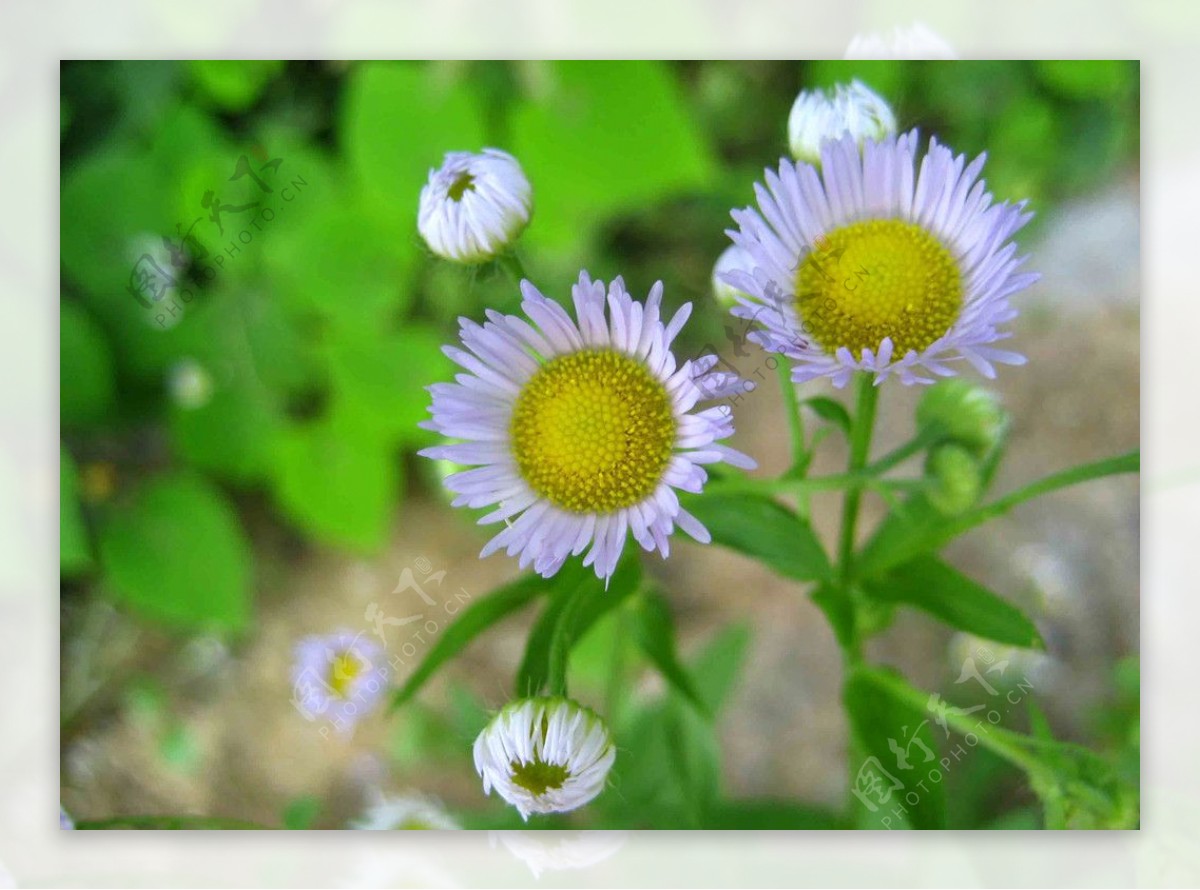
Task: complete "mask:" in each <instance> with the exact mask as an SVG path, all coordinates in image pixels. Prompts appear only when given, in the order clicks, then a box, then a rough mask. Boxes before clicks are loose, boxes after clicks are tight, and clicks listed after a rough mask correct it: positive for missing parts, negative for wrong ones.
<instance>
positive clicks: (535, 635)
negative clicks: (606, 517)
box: [516, 553, 642, 696]
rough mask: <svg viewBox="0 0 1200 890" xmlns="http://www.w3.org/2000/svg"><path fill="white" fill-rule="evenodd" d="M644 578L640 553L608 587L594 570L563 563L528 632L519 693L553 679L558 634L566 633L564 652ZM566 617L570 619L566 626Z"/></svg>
mask: <svg viewBox="0 0 1200 890" xmlns="http://www.w3.org/2000/svg"><path fill="white" fill-rule="evenodd" d="M641 581H642V564H641V561H640V560H639V559H638V557H637V554H634V553H631V554H628V555H627V556H626V557H625V558H624V559H622V560H621V562H620V564H618V566H617V570H616V572H614V573H613V577H612V581H611V582H610V583H609V585H608V589H607V590H605V587H604V582H603V581H601V580H600V579H599V578H597V577H596V573H595V572H593V571H592V570H591V569H584V568H583V567H582V566H578V565H575V564H572V565H569V566H564V567H563V569H562V570H561V571H559V573H558V575H556V576H555V578H554V588H553V590H552V591H551V593H550V601H549V603H548V604H547V605H546V608H545V609H544V610H543V611H542V614H541V615H540V616H538V620H537V621H536V622H535V623H534V625H533V628H532V629H531V630H530V632H529V638H528V641H527V642H526V644H525V656H524V658H522V660H521V667H520V669H519V670H518V671H517V683H516V689H517V693H518V694H519V695H524V696H533V695H537V693H538V692H539V691H540V690H541V689H542V688H543V687H544V686H545V685H546V682H547V680H548V679H549V678H550V674H551V673H552V671H551V664H550V661H551V655H552V653H553V649H554V637H555V635H556V633H559V632H561V633H565V634H566V637H567V638H566V640H565V642H564V643H563V644H562V645H564V646H565V653H566V654H569V653H570V651H571V649H572V648H573V647H574V646H575V644H576V643H578V642H579V641H580V640H581V639H583V637H584V635H585V634H586V633H587V632H588V631H589V630H591V628H592V627H593V626H594V625H595V624H596V622H598V621H599V620H600V619H601V618H603V617H604V616H605V615H607V614H608V613H609V612H611V611H612V610H613V609H615V608H617V606H619V605H621V603H623V602H624V601H625V600H626V599H628V597H629V596H630V595H631V594H632V593H633V592H634V591H635V590H637V588H638V585H640V584H641ZM564 616H566V617H567V618H569V621H568V623H567V624H566V625H563V623H562V622H563V620H564Z"/></svg>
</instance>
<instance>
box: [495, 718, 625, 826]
mask: <svg viewBox="0 0 1200 890" xmlns="http://www.w3.org/2000/svg"><path fill="white" fill-rule="evenodd" d="M616 756H617V751H616V748H614V747H613V743H612V738H611V737H610V736H609V733H608V727H607V726H605V725H604V721H603V720H601V719H600V718H599V717H598V716H597V715H596V714H595V713H594V712H593V711H592V710H591V709H589V708H585V707H584V706H583V705H580V704H578V703H576V702H573V701H571V700H569V699H565V698H526V699H520V700H518V701H515V702H510V703H509V704H507V705H505V707H504V708H503V710H501V711H500V713H499V714H497V715H496V716H495V717H494V718H493V719H492V722H491V723H489V724H488V725H487V727H486V728H485V729H484V730H483V732H481V733H480V734H479V737H478V738H477V739H475V771H476V772H478V773H479V775H480V777H481V778H482V779H483V790H484V793H485V794H491V793H492V789H493V788H495V789H496V793H497V794H499V795H500V796H501V797H502V798H504V799H505V800H506V801H508V802H509V803H510V804H512V805H513V806H514V807H516V808H517V811H518V812H520V814H521V816H522V818H525V819H528V818H529V814H530V813H565V812H569V811H570V810H575V809H578V808H579V807H581V806H583V805H584V804H586V803H588V802H590V801H591V800H592V799H593V798H595V797H596V795H598V794H599V793H600V792H601V791H602V790H604V781H605V778H606V777H607V776H608V771H609V770H610V769H612V765H613V761H614V760H615V759H616Z"/></svg>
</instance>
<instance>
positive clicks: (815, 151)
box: [788, 80, 896, 164]
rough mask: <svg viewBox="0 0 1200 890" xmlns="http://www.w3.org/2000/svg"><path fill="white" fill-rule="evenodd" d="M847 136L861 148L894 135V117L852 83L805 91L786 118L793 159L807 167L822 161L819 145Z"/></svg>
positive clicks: (857, 83) (882, 103) (868, 92)
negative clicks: (869, 142) (808, 164)
mask: <svg viewBox="0 0 1200 890" xmlns="http://www.w3.org/2000/svg"><path fill="white" fill-rule="evenodd" d="M847 132H848V133H849V134H850V135H851V136H852V137H853V138H854V141H855V142H857V143H858V145H859V147H860V148H861V147H862V144H863V142H864V140H867V139H871V140H875V141H878V140H880V139H883V138H885V137H887V136H891V135H892V134H894V133H895V132H896V116H895V115H894V114H893V113H892V109H891V107H890V106H889V105H888V104H887V102H885V101H884V100H883V98H882V97H880V96H879V95H878V94H877V93H874V92H872V91H871V90H870V89H868V88H867V87H866V86H865V85H864V84H863V83H862V82H861V81H858V80H855V81H852V82H851V83H850V85H849V86H846V85H845V84H838V85H837V86H836V87H834V89H833V90H832V91H829V90H821V89H814V90H804V91H803V92H801V93H800V95H799V96H797V97H796V102H795V104H794V105H792V112H791V114H790V115H788V144H789V145H790V146H791V150H792V156H793V157H794V158H796V159H797V160H799V161H807V162H808V163H810V164H819V163H820V162H821V144H822V143H823V142H825V141H826V140H829V139H840V138H841V137H842V135H843V134H845V133H847Z"/></svg>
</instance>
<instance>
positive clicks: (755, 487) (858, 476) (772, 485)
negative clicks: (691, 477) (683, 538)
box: [707, 467, 926, 495]
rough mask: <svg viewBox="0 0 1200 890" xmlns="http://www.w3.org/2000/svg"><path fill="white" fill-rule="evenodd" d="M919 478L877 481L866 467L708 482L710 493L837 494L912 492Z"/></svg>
mask: <svg viewBox="0 0 1200 890" xmlns="http://www.w3.org/2000/svg"><path fill="white" fill-rule="evenodd" d="M925 484H926V481H925V480H924V479H921V478H913V479H880V478H878V477H877V476H876V475H875V473H874V471H873V470H872V469H871V468H870V467H868V468H867V469H865V470H862V471H860V472H857V473H834V474H831V475H829V476H817V477H815V478H811V479H787V478H780V479H744V478H726V479H720V480H717V481H715V482H713V483H712V485H711V486H710V488H709V489H707V490H710V491H711V492H712V493H713V494H768V495H775V494H799V493H804V494H807V493H811V492H815V491H841V490H842V489H844V488H871V489H875V490H884V489H901V490H904V489H913V488H920V487H921V486H923V485H925Z"/></svg>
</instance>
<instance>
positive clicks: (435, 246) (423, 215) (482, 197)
mask: <svg viewBox="0 0 1200 890" xmlns="http://www.w3.org/2000/svg"><path fill="white" fill-rule="evenodd" d="M532 212H533V190H532V189H531V188H530V186H529V180H528V179H526V178H525V173H524V172H523V171H522V170H521V165H520V164H518V163H517V159H516V158H514V157H513V156H512V155H510V154H508V153H507V152H503V151H500V150H498V149H495V148H485V149H484V150H483V152H482V153H480V154H472V153H470V152H465V151H455V152H450V153H449V154H447V155H446V158H445V160H444V161H443V162H442V166H441V167H440V168H439V169H437V170H430V171H429V182H428V183H426V185H425V188H423V189H422V190H421V201H420V209H419V212H418V215H417V229H418V230H419V231H420V233H421V237H422V238H424V239H425V243H426V244H428V245H429V249H430V250H432V251H433V252H434V253H436V254H437V255H438V256H440V257H444V258H445V259H448V260H453V261H454V262H458V263H481V262H484V261H486V260H489V259H491V258H492V257H494V256H496V255H497V254H499V253H502V252H503V251H504V250H505V249H507V248H508V247H509V246H510V245H511V244H512V243H513V242H514V241H516V240H517V238H518V237H519V236H520V234H521V232H523V231H524V230H525V226H527V225H528V224H529V217H530V214H531V213H532Z"/></svg>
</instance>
